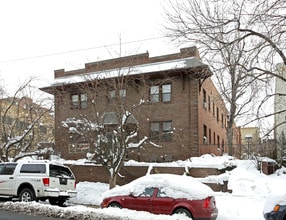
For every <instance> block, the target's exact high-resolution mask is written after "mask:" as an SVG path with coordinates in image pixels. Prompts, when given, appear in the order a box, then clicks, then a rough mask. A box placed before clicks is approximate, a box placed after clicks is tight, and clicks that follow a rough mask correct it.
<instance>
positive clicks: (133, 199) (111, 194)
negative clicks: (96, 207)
mask: <svg viewBox="0 0 286 220" xmlns="http://www.w3.org/2000/svg"><path fill="white" fill-rule="evenodd" d="M103 198H104V199H103V201H102V203H101V207H102V208H107V207H118V208H127V209H133V210H137V211H147V212H151V213H154V214H166V215H173V214H184V215H186V216H188V217H190V218H192V219H211V220H212V219H216V218H217V215H218V209H217V207H216V201H215V197H214V192H213V190H212V189H211V188H210V187H208V186H207V185H205V184H203V183H201V182H199V181H197V180H195V179H194V178H192V177H189V176H180V175H174V174H153V175H147V176H144V177H141V178H138V179H137V180H134V181H132V182H130V183H128V184H126V185H123V186H118V187H115V188H113V189H111V190H109V191H107V192H105V193H103Z"/></svg>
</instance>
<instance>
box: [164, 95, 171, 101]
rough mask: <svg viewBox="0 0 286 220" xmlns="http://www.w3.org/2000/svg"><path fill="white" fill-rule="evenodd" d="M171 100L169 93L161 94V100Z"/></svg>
mask: <svg viewBox="0 0 286 220" xmlns="http://www.w3.org/2000/svg"><path fill="white" fill-rule="evenodd" d="M170 101H171V93H167V94H166V93H165V94H163V102H170Z"/></svg>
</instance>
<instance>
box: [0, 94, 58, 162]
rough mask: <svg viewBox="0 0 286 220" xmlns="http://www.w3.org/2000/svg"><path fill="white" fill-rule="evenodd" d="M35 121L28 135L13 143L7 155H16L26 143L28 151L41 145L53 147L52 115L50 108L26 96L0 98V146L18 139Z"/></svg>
mask: <svg viewBox="0 0 286 220" xmlns="http://www.w3.org/2000/svg"><path fill="white" fill-rule="evenodd" d="M35 121H36V123H35V126H34V127H33V129H32V131H31V132H30V133H29V135H27V136H26V137H25V139H23V141H21V142H19V143H17V144H15V145H13V146H12V147H11V148H10V149H9V150H8V154H9V155H8V156H11V157H14V156H16V155H17V154H18V153H19V152H20V151H21V150H22V149H24V148H26V147H27V146H28V143H31V145H29V146H30V147H29V149H28V150H27V151H28V152H31V151H34V150H37V149H38V148H40V147H42V146H43V145H45V146H49V147H51V146H52V147H53V145H52V144H53V142H54V115H53V113H52V111H51V110H49V109H46V108H44V107H42V106H40V105H38V104H36V103H34V102H33V100H32V99H31V98H28V97H23V98H15V97H8V98H2V99H0V125H1V126H0V134H1V141H0V144H1V146H3V145H4V144H5V143H7V142H9V140H11V139H20V137H21V136H22V135H23V134H24V133H25V130H27V129H28V127H29V126H30V125H31V123H33V122H35ZM1 153H4V152H3V151H2V152H1ZM1 156H2V155H1Z"/></svg>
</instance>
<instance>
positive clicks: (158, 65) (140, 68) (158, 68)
mask: <svg viewBox="0 0 286 220" xmlns="http://www.w3.org/2000/svg"><path fill="white" fill-rule="evenodd" d="M197 67H207V65H206V64H204V63H202V62H201V61H200V60H199V59H198V58H196V57H191V58H182V59H175V60H168V61H163V62H155V63H148V64H141V65H135V66H130V67H122V68H115V69H109V70H103V71H94V72H89V73H83V74H76V75H69V76H64V77H57V78H55V80H54V82H53V83H52V85H51V87H57V86H63V85H69V84H74V83H81V82H85V81H88V80H95V79H97V80H98V79H108V78H115V77H121V76H131V75H141V74H146V73H155V72H162V71H170V70H178V69H191V68H197Z"/></svg>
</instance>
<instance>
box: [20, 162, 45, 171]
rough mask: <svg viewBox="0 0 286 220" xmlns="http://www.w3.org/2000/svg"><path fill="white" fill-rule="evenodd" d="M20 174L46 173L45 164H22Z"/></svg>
mask: <svg viewBox="0 0 286 220" xmlns="http://www.w3.org/2000/svg"><path fill="white" fill-rule="evenodd" d="M20 173H46V165H45V164H23V166H22V167H21V170H20Z"/></svg>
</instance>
